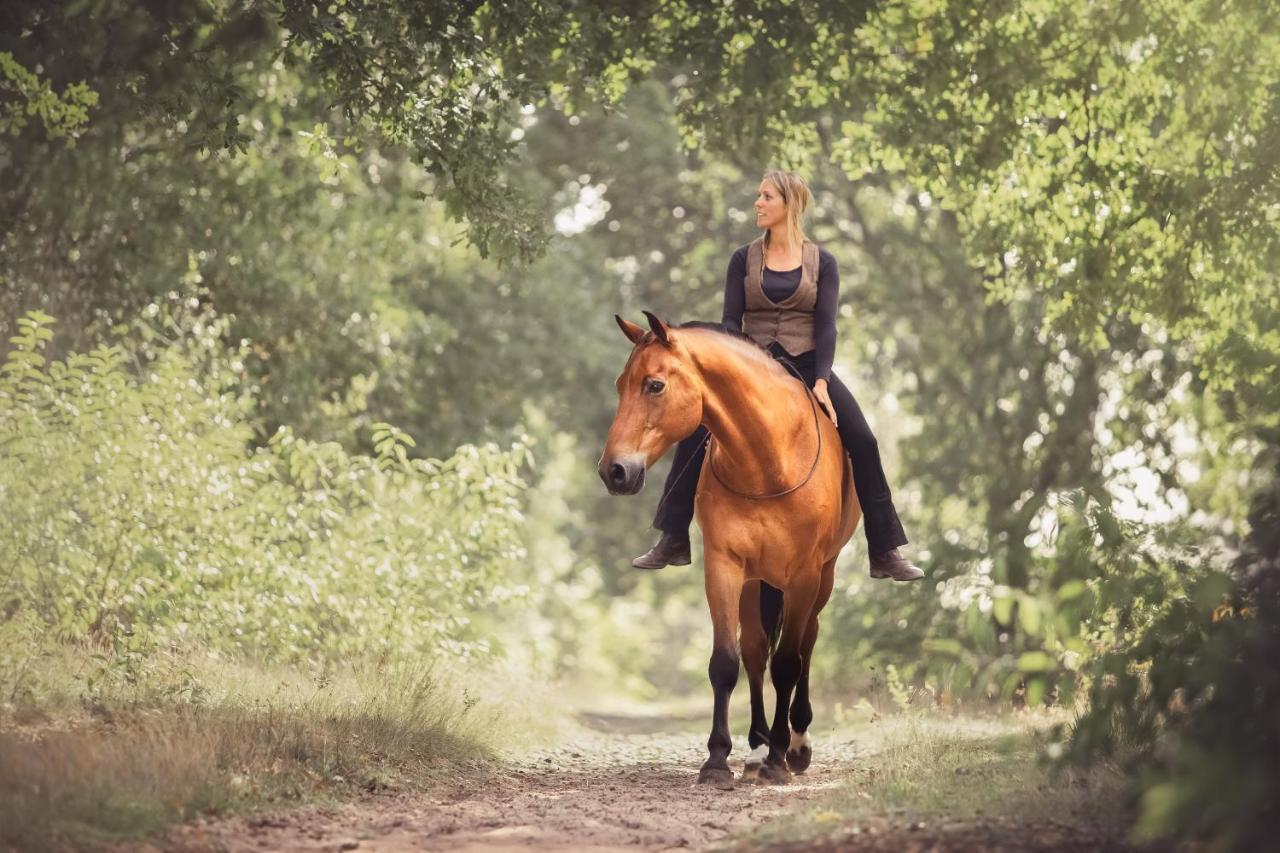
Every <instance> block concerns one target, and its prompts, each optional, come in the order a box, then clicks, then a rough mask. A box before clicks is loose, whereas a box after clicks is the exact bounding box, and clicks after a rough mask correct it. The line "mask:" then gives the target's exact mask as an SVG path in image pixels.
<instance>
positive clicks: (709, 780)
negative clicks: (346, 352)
mask: <svg viewBox="0 0 1280 853" xmlns="http://www.w3.org/2000/svg"><path fill="white" fill-rule="evenodd" d="M698 784H699V785H715V786H716V787H717V788H719V789H720V790H722V791H732V790H733V771H732V770H724V769H722V768H719V767H704V768H702V770H701V772H699V773H698Z"/></svg>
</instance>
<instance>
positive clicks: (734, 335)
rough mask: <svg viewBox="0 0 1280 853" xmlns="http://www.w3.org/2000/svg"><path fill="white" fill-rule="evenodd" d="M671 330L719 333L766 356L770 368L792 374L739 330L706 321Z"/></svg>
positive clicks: (698, 321) (761, 346) (765, 349)
mask: <svg viewBox="0 0 1280 853" xmlns="http://www.w3.org/2000/svg"><path fill="white" fill-rule="evenodd" d="M671 328H673V329H706V330H707V331H710V332H717V333H719V334H721V335H724V336H725V337H727V338H730V339H731V340H734V341H737V342H739V343H743V344H746V345H747V346H749V347H751V350H753V351H754V352H752V353H751V354H752V355H757V356H764V361H765V362H767V363H768V364H769V366H770V367H773V368H775V369H777V370H779V371H781V372H782V373H784V374H786V375H787V376H791V372H790V371H789V370H787V369H786V368H785V367H783V366H782V365H781V364H779V363H778V361H777V359H775V358H774V357H773V353H771V352H769V349H768V348H767V347H765V346H764V345H763V344H761V343H760V342H759V341H757V340H756V339H755V338H752V337H751V336H750V335H747V334H744V333H742V332H740V331H738V330H737V329H730V328H729V327H727V326H725V325H724V324H723V323H711V322H708V321H706V320H687V321H685V322H683V323H679V324H677V325H674V326H672V327H671ZM792 378H794V377H792Z"/></svg>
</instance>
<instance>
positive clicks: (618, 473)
mask: <svg viewBox="0 0 1280 853" xmlns="http://www.w3.org/2000/svg"><path fill="white" fill-rule="evenodd" d="M609 481H610V482H611V483H613V484H615V485H618V486H621V485H622V484H624V483H625V482H627V469H626V468H623V467H622V466H621V465H619V464H618V463H617V462H615V463H613V464H612V465H610V466H609Z"/></svg>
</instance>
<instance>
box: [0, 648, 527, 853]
mask: <svg viewBox="0 0 1280 853" xmlns="http://www.w3.org/2000/svg"><path fill="white" fill-rule="evenodd" d="M62 663H63V666H64V667H65V668H64V669H63V670H62V671H61V674H60V677H59V678H55V679H53V680H52V682H61V683H52V682H51V686H50V690H49V692H48V693H46V694H45V695H44V696H42V697H40V699H39V701H38V702H35V703H33V702H32V701H31V700H30V699H28V700H27V701H26V702H24V704H23V705H22V706H21V707H18V706H14V705H12V704H9V705H8V706H7V708H6V711H7V713H6V714H4V715H3V716H2V717H0V843H2V844H4V845H14V846H17V847H20V848H43V847H46V846H49V845H50V844H53V843H57V842H60V841H67V840H71V841H82V840H85V839H92V838H112V837H124V838H137V837H140V836H146V835H153V834H155V833H157V832H159V831H160V830H161V829H163V827H164V826H166V825H167V824H169V823H172V822H174V821H180V820H184V819H188V818H190V817H192V816H194V815H196V814H219V813H226V812H230V811H242V810H256V809H261V808H267V807H271V806H273V805H279V804H281V803H287V802H297V801H304V800H316V799H320V800H325V799H332V798H340V797H350V796H353V795H358V794H359V793H360V792H361V791H370V792H372V791H379V790H383V789H388V788H389V789H413V788H416V787H420V786H422V785H424V784H427V783H429V782H431V781H432V780H433V779H434V778H436V776H437V775H439V774H441V773H449V774H451V775H452V774H457V773H459V772H461V773H467V772H472V771H474V770H476V769H478V768H480V767H482V766H483V765H484V764H485V763H486V762H487V761H489V760H490V759H491V758H492V757H493V756H494V754H495V744H496V742H497V734H498V732H500V731H502V730H504V727H505V726H506V725H509V724H510V720H509V716H510V715H506V714H501V715H500V714H499V712H498V711H497V710H496V709H497V707H498V705H497V704H496V702H495V701H494V698H493V697H490V699H489V701H481V700H480V699H478V698H475V697H473V696H471V695H470V694H469V692H468V690H467V689H464V688H462V687H461V686H460V684H459V682H458V679H457V676H456V675H449V674H447V673H445V672H444V671H443V670H442V669H441V668H439V667H429V666H422V665H414V664H400V665H383V666H377V667H373V666H371V667H368V668H359V669H350V668H348V669H343V670H336V671H324V670H317V671H316V672H314V673H312V674H310V675H309V676H308V675H306V674H304V673H303V672H302V671H300V670H298V669H280V670H270V669H266V668H260V667H254V666H250V665H247V664H225V663H218V662H213V661H209V660H197V659H186V660H175V661H173V662H172V664H171V666H170V667H168V675H167V678H168V679H169V681H168V682H167V683H166V680H165V678H163V677H158V676H153V677H151V678H149V679H148V680H147V681H146V682H145V683H136V684H134V685H131V686H130V685H125V684H122V683H118V684H116V685H115V686H114V687H112V688H110V689H107V690H103V691H99V693H98V695H97V696H96V697H94V698H93V699H87V698H82V699H81V700H80V701H79V702H78V703H77V702H76V701H75V700H74V699H73V698H72V697H74V694H75V684H76V683H77V681H78V680H79V679H78V674H77V670H76V668H75V667H76V656H75V655H72V654H67V655H66V657H65V658H64V660H63V662H62ZM197 670H198V672H199V682H198V683H197V684H194V685H193V684H192V683H191V682H190V681H189V680H187V679H189V678H190V676H191V673H192V672H193V671H197Z"/></svg>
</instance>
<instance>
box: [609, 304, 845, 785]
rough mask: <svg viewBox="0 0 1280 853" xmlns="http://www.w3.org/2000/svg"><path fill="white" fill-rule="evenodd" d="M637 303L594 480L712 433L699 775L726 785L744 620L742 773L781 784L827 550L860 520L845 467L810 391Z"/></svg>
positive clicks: (787, 769)
mask: <svg viewBox="0 0 1280 853" xmlns="http://www.w3.org/2000/svg"><path fill="white" fill-rule="evenodd" d="M644 313H645V316H646V317H647V318H648V320H649V329H648V330H645V329H643V328H641V327H640V326H638V325H636V324H635V323H631V322H628V321H627V320H624V319H622V318H621V317H619V316H618V315H616V314H615V315H614V319H615V320H616V321H617V323H618V326H619V327H620V328H621V329H622V332H623V334H625V335H626V336H627V338H628V339H629V340H630V341H631V343H632V344H633V347H632V350H631V356H630V358H628V359H627V364H626V366H625V367H624V368H623V370H622V373H621V374H620V375H619V376H618V379H617V383H616V386H617V390H618V410H617V412H616V414H615V415H614V418H613V423H612V424H611V425H610V427H609V434H608V438H607V439H606V441H605V447H604V453H603V455H602V456H601V457H600V463H599V468H598V470H599V473H600V477H601V479H602V480H604V483H605V485H606V486H607V487H608V490H609V492H610V494H614V495H633V494H636V493H637V492H639V491H640V489H641V488H642V487H643V486H644V475H645V470H646V469H647V468H649V467H650V466H652V465H653V464H654V463H655V462H657V461H658V460H659V459H660V458H662V456H663V454H664V453H666V451H667V450H668V448H670V447H671V445H672V444H674V443H675V442H677V441H679V440H680V439H683V438H685V437H686V436H688V435H690V434H691V433H693V432H694V430H695V429H697V427H698V426H699V424H705V425H706V427H707V428H708V430H709V431H710V434H711V436H710V439H709V441H710V446H709V448H708V450H707V453H706V457H705V459H704V460H703V465H702V468H703V470H702V475H701V477H700V478H699V480H698V491H697V497H696V499H695V504H694V516H695V518H696V519H697V521H698V526H699V527H700V528H701V530H702V554H703V566H704V569H705V576H706V593H707V605H708V607H709V608H710V610H711V623H712V629H713V640H712V650H711V662H710V665H709V666H708V668H707V674H708V676H709V678H710V680H711V687H712V690H713V691H714V696H715V700H714V704H713V710H712V715H711V737H710V738H709V739H708V741H707V750H708V753H709V754H708V757H707V760H706V762H705V763H704V764H703V765H702V769H701V771H700V772H699V774H698V781H699V782H700V783H704V784H714V785H717V786H719V787H722V788H731V787H733V784H734V776H733V772H732V771H731V770H730V769H729V762H728V758H729V752H730V751H731V749H732V747H733V742H732V739H731V737H730V735H729V696H730V694H731V693H732V692H733V688H734V685H736V684H737V681H738V668H739V655H738V646H739V643H738V637H737V636H736V635H737V633H738V629H739V627H741V649H742V656H741V661H742V663H743V664H745V667H746V671H747V681H748V684H749V685H750V688H751V729H750V732H749V733H748V743H749V744H750V746H751V749H752V753H751V755H750V756H749V758H748V761H747V766H746V768H745V769H744V771H743V778H744V779H749V778H753V777H756V778H759V779H760V780H763V781H766V782H772V783H784V782H787V781H789V780H790V779H791V773H792V772H793V771H794V772H797V773H799V772H803V771H804V770H805V769H806V768H807V767H808V766H809V762H810V759H811V757H812V748H811V745H810V740H809V735H808V729H809V725H810V723H812V721H813V709H812V707H811V706H810V703H809V661H810V658H811V656H812V653H813V648H814V643H815V642H816V641H817V639H818V613H819V612H820V611H821V610H822V608H823V607H824V606H825V605H826V603H827V600H828V599H829V598H830V597H831V589H832V585H833V583H834V579H835V564H836V557H837V556H838V555H839V553H840V549H841V548H843V547H844V545H845V543H847V542H848V541H849V539H850V537H852V536H853V531H854V529H855V528H856V527H857V525H858V521H859V520H860V519H861V517H862V508H861V507H860V506H859V504H858V498H857V495H856V493H855V492H854V488H853V470H852V467H851V464H850V461H849V457H848V456H847V455H846V454H845V452H844V448H843V445H842V444H841V442H840V437H839V435H838V434H837V432H836V428H835V426H834V425H833V424H832V422H831V419H830V418H829V417H827V416H822V417H819V415H818V412H819V407H818V404H817V400H816V397H814V395H813V393H812V391H810V390H809V389H808V388H807V386H806V385H805V384H804V382H802V381H799V380H798V378H797V377H795V376H792V375H791V374H790V373H789V372H788V371H787V369H786V368H784V367H783V366H782V365H781V364H779V363H778V362H777V361H776V360H775V359H774V358H773V357H772V356H771V355H770V354H769V352H768V351H767V350H765V349H764V348H763V347H761V346H760V345H759V344H757V343H755V342H754V341H752V340H751V339H750V338H748V337H746V336H745V335H742V334H741V333H734V332H729V331H727V330H724V329H723V328H721V327H719V326H716V325H714V324H710V323H686V324H682V325H679V326H671V325H668V324H667V323H665V322H663V321H662V320H660V319H659V318H658V317H656V316H654V315H653V314H651V313H650V312H648V311H645V312H644ZM779 591H780V593H781V599H782V600H781V608H780V612H779V608H778V603H777V597H778V592H779ZM771 604H772V606H770V605H771ZM779 617H780V624H779ZM771 645H773V646H774V651H773V657H772V660H771V661H769V670H770V673H771V675H772V679H773V687H774V691H775V693H776V699H777V705H776V707H775V710H774V716H773V724H772V726H769V724H768V720H767V719H766V717H765V708H764V692H763V691H764V670H765V662H766V657H767V656H768V654H769V648H770V646H771ZM793 690H794V691H795V701H794V702H791V698H792V691H793ZM789 703H790V726H788V713H787V712H788V704H789ZM765 747H767V753H766V749H765Z"/></svg>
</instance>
